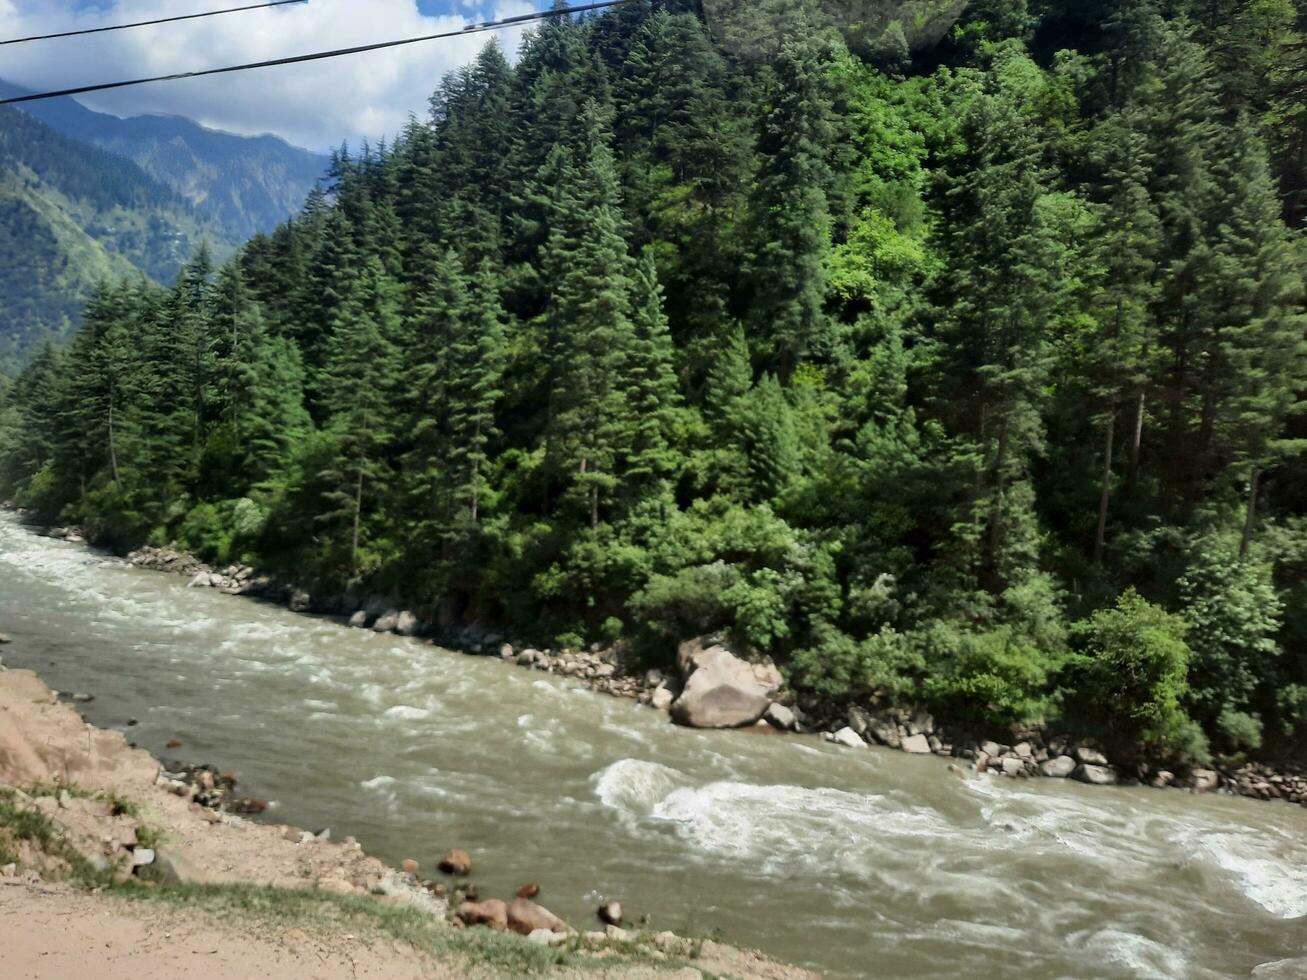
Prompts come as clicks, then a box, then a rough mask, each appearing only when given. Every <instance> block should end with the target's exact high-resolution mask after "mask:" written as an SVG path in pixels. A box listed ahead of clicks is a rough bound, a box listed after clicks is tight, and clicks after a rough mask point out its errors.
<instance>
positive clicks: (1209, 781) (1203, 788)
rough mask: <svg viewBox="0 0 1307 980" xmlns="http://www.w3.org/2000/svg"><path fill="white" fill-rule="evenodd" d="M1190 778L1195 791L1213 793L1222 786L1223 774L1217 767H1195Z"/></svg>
mask: <svg viewBox="0 0 1307 980" xmlns="http://www.w3.org/2000/svg"><path fill="white" fill-rule="evenodd" d="M1189 780H1190V783H1191V784H1192V786H1193V791H1194V792H1195V793H1212V792H1215V791H1216V790H1218V789H1220V788H1221V774H1220V773H1218V772H1217V771H1216V770H1215V769H1195V770H1194V771H1193V772H1191V773H1190V774H1189Z"/></svg>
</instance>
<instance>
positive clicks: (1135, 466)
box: [1126, 388, 1145, 490]
mask: <svg viewBox="0 0 1307 980" xmlns="http://www.w3.org/2000/svg"><path fill="white" fill-rule="evenodd" d="M1144 397H1145V396H1144V390H1143V389H1142V388H1140V389H1139V398H1138V399H1137V400H1136V401H1135V427H1134V431H1133V432H1131V434H1130V473H1129V475H1128V476H1127V477H1126V486H1128V487H1129V488H1130V489H1131V490H1133V489H1134V488H1135V483H1136V481H1138V479H1139V447H1140V446H1141V445H1142V444H1143V441H1144Z"/></svg>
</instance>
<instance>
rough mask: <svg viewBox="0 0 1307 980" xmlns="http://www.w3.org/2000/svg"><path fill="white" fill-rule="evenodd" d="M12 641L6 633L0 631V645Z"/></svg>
mask: <svg viewBox="0 0 1307 980" xmlns="http://www.w3.org/2000/svg"><path fill="white" fill-rule="evenodd" d="M13 642H14V641H13V640H12V639H11V638H10V637H9V636H8V634H6V633H0V647H2V646H4V645H5V644H6V643H13Z"/></svg>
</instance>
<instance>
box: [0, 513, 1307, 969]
mask: <svg viewBox="0 0 1307 980" xmlns="http://www.w3.org/2000/svg"><path fill="white" fill-rule="evenodd" d="M0 631H4V632H6V633H9V634H10V635H11V636H12V637H13V640H14V643H13V644H12V645H11V646H8V647H5V648H3V649H2V650H0V653H2V654H3V657H4V660H5V663H6V664H7V665H8V666H11V667H25V668H30V669H33V670H36V671H37V672H38V673H39V674H40V675H41V676H42V677H43V678H44V679H45V680H46V682H47V683H49V684H50V685H51V686H53V687H56V688H59V689H63V690H75V691H86V692H89V693H91V694H93V695H95V701H94V702H93V703H91V704H89V705H85V706H84V707H83V710H84V712H85V714H86V715H87V718H88V720H90V721H92V722H94V723H95V724H97V725H100V726H103V727H107V728H123V729H124V730H127V731H129V733H130V737H131V738H133V739H134V740H135V741H137V742H138V743H139V744H141V745H142V746H143V747H145V748H148V749H150V750H151V751H152V752H154V753H155V754H156V755H159V756H161V757H163V758H165V759H180V760H184V761H188V762H213V763H214V764H215V765H217V766H219V767H221V768H222V769H224V770H236V771H237V772H238V773H239V775H240V777H241V787H242V791H243V792H245V793H248V794H251V795H256V796H262V797H267V798H270V799H272V800H274V801H275V803H276V805H275V807H274V809H273V811H272V813H271V814H270V816H271V818H273V819H276V820H283V821H287V822H290V823H294V824H298V825H301V826H306V827H310V828H313V829H316V828H319V827H322V826H330V827H331V828H332V831H333V834H335V835H336V836H337V837H340V836H343V835H345V834H353V835H354V836H356V837H358V838H359V839H360V840H361V841H362V842H363V844H364V846H365V847H366V848H367V849H368V850H369V851H371V852H374V853H377V854H378V855H379V856H381V857H383V858H386V859H388V860H390V861H392V862H396V863H397V862H398V861H400V860H402V859H403V858H406V857H414V858H416V859H418V860H419V861H420V862H422V864H423V865H424V867H426V868H433V867H434V863H435V860H436V858H437V857H438V856H439V855H440V853H442V852H443V851H444V850H445V849H447V848H449V847H462V848H465V849H467V850H469V851H470V852H471V853H472V854H473V856H474V860H475V862H476V869H475V874H474V880H475V881H477V883H478V884H479V886H480V888H481V891H482V894H483V895H503V894H505V893H511V891H512V890H513V889H515V888H516V886H517V885H519V884H521V883H522V882H524V881H528V880H531V881H537V882H539V883H540V884H541V885H542V886H543V889H544V890H543V892H542V895H541V901H543V902H544V903H545V904H547V905H548V906H549V907H550V908H551V909H552V910H553V911H555V912H557V913H559V914H560V915H563V916H564V917H565V918H568V919H570V920H571V921H572V922H573V923H574V924H576V925H578V926H579V927H581V928H588V927H589V923H590V922H591V921H592V917H593V910H594V908H595V906H596V905H597V904H598V902H599V900H600V899H601V898H609V897H611V898H616V899H620V900H621V901H622V902H623V904H624V905H625V906H626V908H627V911H628V915H630V916H632V917H634V916H638V915H641V914H647V915H649V916H650V918H651V921H652V925H653V926H654V927H655V928H668V929H673V930H676V931H678V932H682V933H685V934H706V933H708V932H710V931H712V930H720V932H721V934H722V935H723V936H724V937H725V938H726V939H727V940H728V941H730V942H734V943H737V944H741V945H746V946H755V947H758V948H760V949H762V950H764V951H766V952H768V953H770V954H772V955H775V956H777V957H780V958H782V959H786V960H790V961H793V962H798V963H803V964H806V965H810V966H812V967H814V968H816V969H818V970H820V971H821V972H823V973H824V974H826V975H828V976H832V977H968V978H974V980H980V978H988V977H996V978H997V977H1003V978H1039V980H1045V978H1060V977H1165V978H1186V980H1189V978H1211V977H1248V976H1251V975H1255V976H1258V977H1307V810H1304V809H1301V808H1296V807H1292V806H1289V805H1287V804H1264V803H1257V802H1253V801H1249V800H1239V799H1232V798H1222V797H1195V796H1191V795H1187V794H1184V793H1180V792H1173V791H1157V790H1149V789H1142V788H1140V789H1094V788H1089V787H1085V786H1081V785H1078V784H1074V783H1068V782H1063V781H1055V780H1036V781H1030V782H1025V781H1021V782H1018V781H1014V780H1006V779H1003V778H1000V777H992V776H974V775H968V776H967V777H965V778H964V777H960V776H958V775H956V774H953V773H950V772H949V771H948V770H947V768H946V764H945V762H944V761H943V760H939V759H935V758H920V757H912V756H907V755H903V754H900V753H895V752H889V751H881V750H867V751H860V752H855V751H850V750H847V749H842V748H839V747H836V746H831V745H826V744H824V743H822V742H820V741H817V740H815V739H810V738H797V737H792V738H782V737H762V736H752V735H746V734H740V733H733V732H699V731H690V730H686V729H679V728H675V727H673V726H672V725H670V724H668V723H667V721H666V716H665V715H663V714H660V713H658V712H655V711H652V710H649V709H645V708H641V707H639V706H636V705H634V704H633V703H631V702H628V701H624V700H619V699H615V698H610V697H607V696H603V695H597V694H594V693H592V692H589V691H587V690H584V689H581V688H579V687H578V686H577V685H576V684H575V683H573V682H570V681H568V680H566V679H564V678H559V677H554V676H547V675H542V674H539V673H535V672H531V671H526V670H522V669H520V668H517V667H513V666H509V665H506V664H502V663H499V662H498V661H497V660H488V659H479V658H471V657H465V656H462V655H459V654H454V653H449V652H445V651H441V650H438V649H435V648H433V647H430V646H426V645H423V644H422V643H420V642H419V641H414V640H405V639H400V638H397V637H394V636H389V635H384V636H383V635H378V634H373V633H371V632H365V631H362V630H350V629H348V628H346V627H344V626H343V625H341V624H339V623H337V622H334V621H329V620H323V619H316V618H311V617H305V616H297V615H294V614H291V613H289V612H287V611H285V610H282V609H278V608H274V607H272V606H269V605H264V604H260V603H257V602H252V601H249V600H243V599H237V598H233V597H230V596H224V595H221V594H218V593H215V592H212V591H209V590H202V589H196V590H187V589H186V588H185V581H184V580H182V579H179V578H176V577H172V576H168V575H164V574H160V573H153V572H144V571H140V570H138V569H134V568H131V567H129V566H127V565H126V564H124V563H122V562H120V561H118V560H115V559H112V558H108V557H105V556H103V555H99V554H96V553H93V552H90V551H87V550H86V549H84V548H81V547H78V546H75V545H70V544H66V543H63V542H57V541H51V540H48V539H45V538H40V537H37V536H35V535H33V534H31V533H30V532H28V531H26V530H24V529H22V528H20V527H19V526H18V525H17V524H16V523H15V521H14V519H13V517H12V516H10V515H0ZM132 718H135V719H139V724H138V725H137V726H136V727H133V728H131V729H126V728H125V726H126V723H127V721H128V719H132ZM173 738H176V739H179V740H180V741H181V742H182V743H183V747H182V748H181V749H177V750H175V751H169V750H167V749H166V748H165V743H166V742H167V741H168V740H170V739H173Z"/></svg>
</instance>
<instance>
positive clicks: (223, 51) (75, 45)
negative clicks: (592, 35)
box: [0, 0, 539, 150]
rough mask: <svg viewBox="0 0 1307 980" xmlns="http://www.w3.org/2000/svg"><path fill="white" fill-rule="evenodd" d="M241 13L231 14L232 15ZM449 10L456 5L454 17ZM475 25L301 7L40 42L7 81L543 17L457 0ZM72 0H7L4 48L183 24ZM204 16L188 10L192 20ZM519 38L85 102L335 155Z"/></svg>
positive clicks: (17, 59)
mask: <svg viewBox="0 0 1307 980" xmlns="http://www.w3.org/2000/svg"><path fill="white" fill-rule="evenodd" d="M233 5H235V4H233ZM451 6H452V5H451ZM459 6H460V7H461V8H462V9H463V10H464V11H466V13H459V14H454V15H445V16H425V15H423V14H421V13H420V12H419V11H418V9H417V4H416V0H310V2H309V3H307V4H305V5H303V6H288V7H281V8H273V9H268V10H253V11H248V12H244V13H237V14H232V15H230V16H224V17H211V18H204V19H201V20H194V21H183V22H180V23H174V24H162V25H158V26H155V27H145V28H139V29H135V30H129V31H115V32H111V33H106V34H93V35H89V36H83V37H75V38H64V39H60V40H52V41H39V42H34V43H31V44H21V45H13V46H10V47H8V48H6V49H4V54H5V57H4V59H3V60H2V61H0V77H3V78H5V79H6V80H8V81H10V82H13V83H15V84H18V85H23V86H25V87H27V88H32V89H50V88H67V87H72V86H76V85H83V84H89V83H94V82H102V81H115V80H118V79H127V78H141V77H146V76H151V75H164V74H169V73H173V72H180V71H193V70H197V69H203V68H210V67H218V66H222V65H233V64H242V63H245V62H252V61H262V60H266V59H271V58H281V57H286V56H289V55H297V54H305V53H309V52H313V51H321V50H326V49H330V48H342V47H353V46H356V45H361V44H370V43H373V42H376V41H388V40H393V39H397V38H404V37H417V36H421V35H426V34H434V33H439V32H442V31H451V30H459V29H460V28H462V27H463V26H464V25H465V24H466V23H467V22H468V21H469V20H485V19H490V18H494V19H498V18H501V17H511V16H515V15H518V14H523V13H528V12H530V11H533V10H536V9H539V8H538V7H537V5H536V4H534V3H531V2H528V0H501V2H499V3H498V4H496V5H495V6H493V7H490V8H487V7H485V6H483V5H482V4H481V3H479V2H477V0H460V3H459ZM71 8H72V4H71V3H70V0H59V2H57V3H52V2H51V0H0V31H2V32H3V35H4V36H6V37H19V36H27V35H30V34H42V33H49V32H54V31H61V30H75V29H79V28H83V27H96V26H100V25H106V24H118V23H124V22H131V21H137V20H149V19H152V18H155V17H167V16H173V15H176V14H177V13H179V8H178V5H177V3H176V2H175V0H109V2H107V3H104V4H103V5H102V6H99V7H97V8H94V9H89V10H82V11H74V10H73V9H71ZM194 9H201V10H202V9H205V8H204V6H203V5H198V6H194V7H193V6H191V5H190V4H188V5H187V10H194ZM522 33H523V30H522V28H514V29H512V30H507V31H499V32H495V33H487V34H471V35H466V36H461V37H453V38H448V39H444V40H437V41H428V42H424V43H421V44H413V45H407V46H403V47H397V48H389V49H385V50H382V51H376V52H370V53H367V54H359V55H352V56H349V57H344V58H333V59H329V60H326V61H319V62H310V63H308V64H300V65H288V66H284V67H279V68H265V69H260V70H257V71H250V72H240V73H234V74H228V75H218V76H214V77H210V78H199V79H186V80H182V81H175V82H160V83H154V84H151V85H143V86H140V87H136V88H129V89H124V90H120V91H117V92H107V93H97V94H93V95H87V96H82V97H81V101H83V102H84V103H85V104H86V105H88V106H90V107H91V108H93V109H99V110H101V111H105V112H112V113H115V114H116V115H120V116H126V115H138V114H141V113H171V114H175V115H181V116H187V117H189V118H191V119H194V120H196V121H197V122H200V123H203V124H204V125H206V126H212V127H215V128H218V129H225V130H229V131H231V132H237V133H263V132H272V133H276V134H277V135H279V136H282V137H284V138H286V139H288V140H290V141H291V142H292V143H297V144H299V145H301V146H307V147H310V148H312V149H318V150H322V149H326V148H327V147H329V146H333V145H336V144H339V143H340V141H341V140H343V139H348V140H350V141H351V142H352V143H356V142H357V141H358V140H359V139H361V138H369V139H372V140H376V139H377V138H379V137H382V136H387V137H391V136H394V135H395V134H396V133H397V132H398V131H399V130H400V129H401V128H402V127H403V125H404V123H405V121H406V120H407V118H408V116H409V114H410V113H417V114H419V115H422V114H423V113H425V111H426V100H427V98H428V97H429V96H430V95H431V93H432V92H433V91H434V90H435V88H436V86H437V85H438V84H439V83H440V80H441V78H442V77H443V76H444V75H445V73H446V72H448V71H450V70H451V69H453V68H456V67H458V66H459V65H462V64H465V63H467V62H468V61H469V60H471V59H472V58H473V57H475V55H476V53H477V52H478V51H479V50H480V49H481V48H482V46H483V45H485V44H486V43H487V41H489V40H490V39H491V38H492V37H499V39H500V43H501V44H502V45H503V46H504V50H505V52H507V53H508V54H509V55H510V57H511V56H512V55H513V54H514V53H515V51H516V49H517V45H518V43H519V42H520V39H521V36H522Z"/></svg>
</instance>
